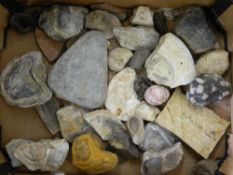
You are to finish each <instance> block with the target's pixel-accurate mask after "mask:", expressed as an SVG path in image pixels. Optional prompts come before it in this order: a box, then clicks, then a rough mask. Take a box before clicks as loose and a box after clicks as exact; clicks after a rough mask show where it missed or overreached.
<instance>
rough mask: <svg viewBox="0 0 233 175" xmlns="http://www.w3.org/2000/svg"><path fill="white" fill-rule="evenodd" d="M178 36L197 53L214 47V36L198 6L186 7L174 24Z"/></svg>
mask: <svg viewBox="0 0 233 175" xmlns="http://www.w3.org/2000/svg"><path fill="white" fill-rule="evenodd" d="M175 33H176V34H177V35H178V36H180V37H181V38H182V39H183V40H184V41H185V42H186V43H187V44H188V46H189V47H190V49H191V50H192V51H193V52H194V53H196V54H198V53H202V52H205V51H207V50H210V49H212V48H214V45H215V43H216V38H215V36H214V34H213V33H212V31H211V30H210V29H209V27H208V24H207V22H206V17H205V14H204V11H203V10H202V9H201V8H199V7H190V8H188V9H187V10H186V11H185V13H184V15H183V16H182V17H181V19H180V20H179V21H178V23H177V24H176V26H175Z"/></svg>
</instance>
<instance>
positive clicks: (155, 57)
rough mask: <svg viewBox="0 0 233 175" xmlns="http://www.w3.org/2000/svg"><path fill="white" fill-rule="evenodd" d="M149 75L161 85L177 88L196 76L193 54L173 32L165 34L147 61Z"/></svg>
mask: <svg viewBox="0 0 233 175" xmlns="http://www.w3.org/2000/svg"><path fill="white" fill-rule="evenodd" d="M145 68H146V72H147V76H148V78H149V79H150V80H152V81H154V82H156V83H157V84H160V85H165V86H169V87H171V88H175V87H177V86H181V85H186V84H188V83H190V82H191V81H192V80H193V79H194V78H195V76H196V70H195V65H194V61H193V58H192V55H191V53H190V51H189V50H188V48H187V47H186V46H185V45H184V43H183V42H182V41H181V40H180V39H179V38H177V37H176V36H175V35H173V34H172V33H167V34H165V35H163V36H162V37H161V38H160V40H159V43H158V44H157V46H156V48H155V50H154V51H153V52H152V54H151V55H150V56H149V57H148V58H147V60H146V63H145Z"/></svg>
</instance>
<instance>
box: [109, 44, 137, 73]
mask: <svg viewBox="0 0 233 175" xmlns="http://www.w3.org/2000/svg"><path fill="white" fill-rule="evenodd" d="M132 55H133V53H132V52H131V51H130V50H129V49H126V48H122V47H117V48H115V49H113V50H111V51H110V53H109V57H108V64H109V68H110V69H111V70H113V71H121V70H122V69H123V68H124V67H125V65H126V63H127V62H128V61H129V59H130V58H131V57H132Z"/></svg>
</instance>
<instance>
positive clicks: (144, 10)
mask: <svg viewBox="0 0 233 175" xmlns="http://www.w3.org/2000/svg"><path fill="white" fill-rule="evenodd" d="M131 23H132V24H136V25H145V26H153V25H154V22H153V12H152V11H151V10H150V7H146V6H139V7H137V8H136V9H134V12H133V16H132V18H131Z"/></svg>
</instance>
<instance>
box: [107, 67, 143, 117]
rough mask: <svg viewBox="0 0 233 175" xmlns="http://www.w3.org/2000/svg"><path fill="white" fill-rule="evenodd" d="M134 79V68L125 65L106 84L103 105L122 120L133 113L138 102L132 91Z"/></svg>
mask: <svg viewBox="0 0 233 175" xmlns="http://www.w3.org/2000/svg"><path fill="white" fill-rule="evenodd" d="M135 79H136V72H135V70H134V69H132V68H129V67H127V68H125V69H123V70H122V71H120V72H119V73H118V74H116V75H115V76H114V77H113V79H112V80H111V81H110V83H109V86H108V93H107V99H106V102H105V106H106V108H107V109H108V110H110V111H111V112H112V113H113V114H115V115H116V116H117V117H118V118H119V119H120V120H123V121H127V120H128V118H129V117H131V116H133V115H134V114H135V108H136V106H137V105H138V104H139V103H140V101H139V100H138V99H137V94H136V93H135V91H134V81H135Z"/></svg>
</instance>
